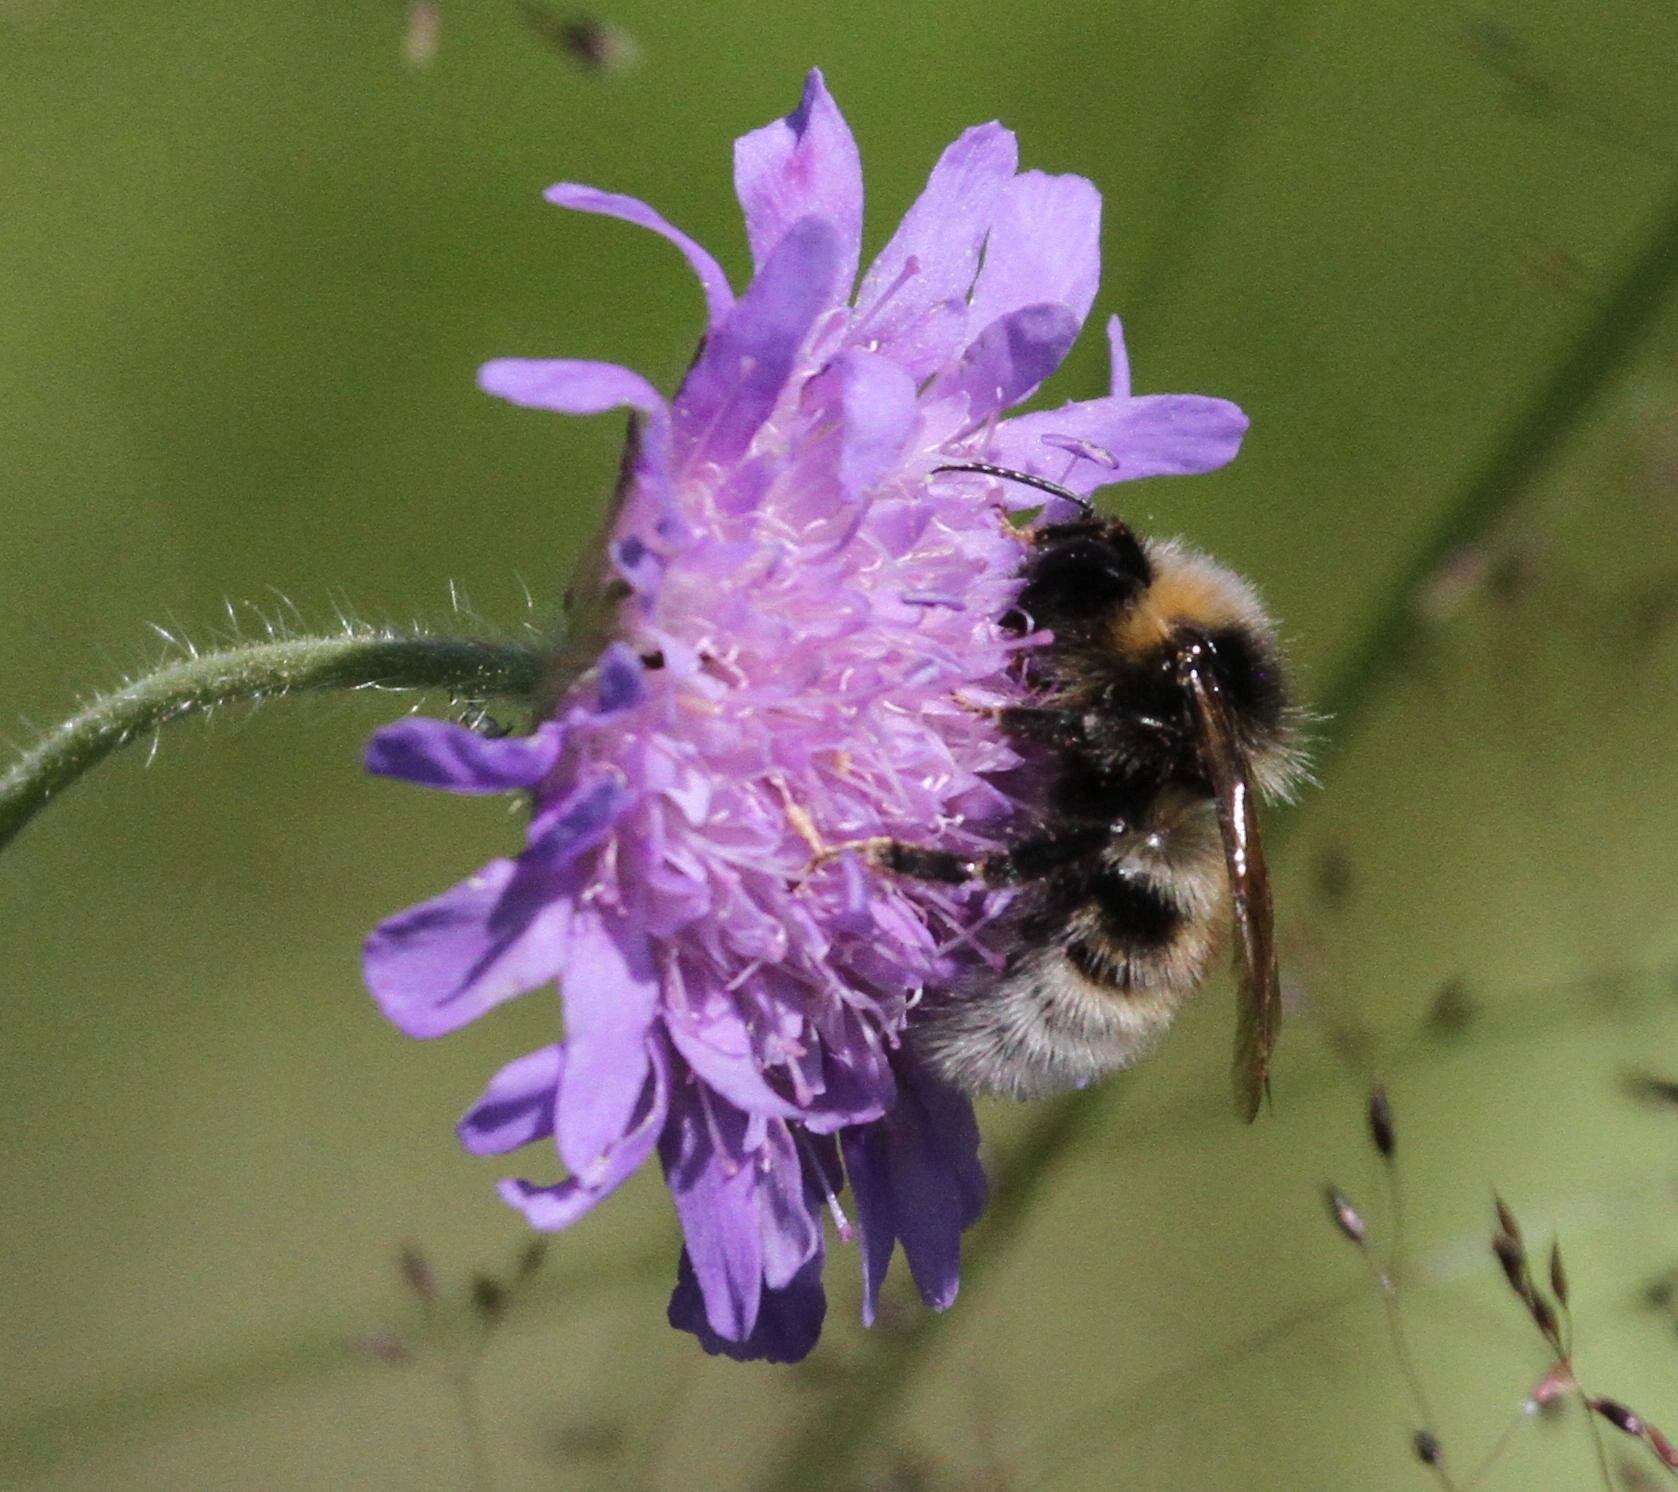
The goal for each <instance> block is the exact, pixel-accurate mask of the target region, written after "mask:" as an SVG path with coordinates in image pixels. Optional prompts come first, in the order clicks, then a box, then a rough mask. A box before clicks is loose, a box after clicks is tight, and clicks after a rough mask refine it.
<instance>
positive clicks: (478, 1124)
mask: <svg viewBox="0 0 1678 1492" xmlns="http://www.w3.org/2000/svg"><path fill="white" fill-rule="evenodd" d="M564 1065H565V1059H564V1057H563V1055H562V1054H561V1052H560V1049H559V1047H558V1046H557V1045H554V1046H545V1047H541V1048H539V1049H538V1050H536V1051H534V1052H526V1053H525V1055H524V1056H522V1057H517V1058H515V1059H514V1060H513V1061H511V1062H509V1063H508V1064H507V1065H506V1066H505V1067H503V1068H502V1069H501V1071H500V1072H498V1073H496V1075H495V1076H494V1077H492V1078H491V1079H490V1080H489V1085H488V1087H486V1088H485V1089H484V1092H483V1097H482V1098H480V1099H479V1100H478V1101H477V1102H476V1103H475V1104H473V1105H472V1107H471V1108H470V1109H468V1110H467V1111H466V1114H465V1117H463V1118H462V1119H461V1121H460V1124H459V1126H458V1129H457V1133H458V1134H459V1136H460V1143H461V1145H462V1146H463V1147H464V1148H465V1149H466V1150H468V1151H469V1152H470V1153H471V1154H473V1155H504V1154H506V1152H507V1151H509V1150H517V1149H518V1148H519V1146H521V1145H528V1144H530V1143H531V1142H532V1141H533V1140H540V1139H545V1138H546V1137H547V1136H548V1135H551V1134H552V1133H553V1127H554V1095H555V1094H556V1093H557V1092H558V1091H559V1081H560V1074H561V1073H562V1071H563V1070H564Z"/></svg>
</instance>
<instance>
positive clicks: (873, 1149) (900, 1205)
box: [839, 1059, 985, 1325]
mask: <svg viewBox="0 0 1678 1492" xmlns="http://www.w3.org/2000/svg"><path fill="white" fill-rule="evenodd" d="M839 1141H840V1145H841V1146H842V1147H843V1150H844V1155H845V1170H846V1172H847V1174H848V1175H849V1177H850V1182H851V1191H852V1193H853V1194H854V1196H855V1198H856V1210H857V1227H858V1230H859V1231H860V1232H861V1235H862V1268H863V1276H862V1277H863V1301H862V1319H863V1322H864V1324H866V1325H872V1324H873V1321H874V1312H875V1309H876V1306H877V1303H878V1299H879V1292H880V1285H881V1283H882V1282H883V1281H884V1279H885V1276H886V1268H887V1266H888V1265H889V1264H890V1262H891V1250H892V1243H893V1240H894V1239H901V1240H902V1243H903V1253H904V1257H905V1258H906V1259H907V1260H908V1261H909V1273H910V1274H911V1275H912V1276H913V1277H914V1281H915V1284H916V1286H917V1287H918V1288H919V1290H920V1292H921V1299H922V1300H924V1301H925V1302H926V1303H927V1304H928V1305H929V1306H931V1307H932V1308H933V1309H934V1310H939V1311H941V1310H944V1309H945V1308H946V1307H947V1306H949V1305H950V1304H951V1303H952V1302H953V1301H954V1300H955V1298H956V1290H957V1288H958V1286H959V1284H960V1269H961V1235H962V1232H963V1230H964V1229H966V1228H968V1227H970V1226H971V1225H972V1224H973V1223H974V1222H975V1221H976V1220H977V1218H978V1216H979V1213H980V1210H981V1209H982V1208H983V1207H984V1204H985V1173H984V1171H983V1169H982V1168H981V1167H980V1165H979V1126H978V1123H977V1121H976V1120H975V1119H974V1117H973V1106H972V1104H971V1103H969V1102H968V1100H967V1097H966V1095H964V1094H962V1093H961V1092H959V1091H958V1090H956V1089H955V1088H952V1087H950V1086H949V1085H948V1084H946V1083H943V1082H941V1081H939V1080H938V1079H936V1078H934V1077H933V1076H932V1075H931V1074H930V1073H928V1072H926V1071H925V1070H924V1069H923V1068H921V1067H920V1065H919V1064H918V1063H915V1062H914V1061H912V1060H910V1059H905V1060H903V1061H902V1062H901V1063H900V1064H899V1068H898V1097H897V1102H896V1103H895V1104H894V1105H893V1106H892V1108H891V1110H890V1112H889V1113H887V1114H886V1116H885V1117H884V1118H883V1119H880V1120H879V1121H877V1122H876V1123H874V1124H869V1125H863V1126H860V1127H858V1128H854V1129H847V1130H845V1131H843V1132H842V1133H841V1134H840V1136H839Z"/></svg>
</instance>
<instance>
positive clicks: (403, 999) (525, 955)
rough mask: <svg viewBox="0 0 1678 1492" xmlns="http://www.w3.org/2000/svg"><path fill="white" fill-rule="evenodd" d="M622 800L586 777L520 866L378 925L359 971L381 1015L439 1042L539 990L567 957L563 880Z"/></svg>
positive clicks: (491, 871) (543, 826) (493, 866)
mask: <svg viewBox="0 0 1678 1492" xmlns="http://www.w3.org/2000/svg"><path fill="white" fill-rule="evenodd" d="M626 801H627V795H626V794H625V792H624V790H623V788H622V787H621V786H620V785H619V784H618V783H617V782H616V781H615V780H613V779H611V778H606V779H599V778H595V779H587V780H585V781H583V782H582V783H580V784H579V785H578V786H577V787H576V788H575V789H574V790H573V791H572V792H571V793H570V794H569V795H568V796H567V797H565V798H564V799H562V800H561V801H560V802H559V804H558V805H556V806H555V807H554V808H553V809H551V810H550V811H548V812H547V813H546V814H544V815H543V816H542V818H540V819H539V820H538V821H537V822H536V823H535V824H534V825H533V826H532V830H531V840H530V843H529V844H528V845H527V846H526V848H525V852H524V853H523V854H522V855H520V856H519V858H518V859H517V860H492V861H491V862H490V863H489V864H488V865H486V866H485V867H484V868H483V869H482V870H480V871H479V872H478V873H477V874H476V875H475V876H472V877H471V878H470V879H468V880H465V881H462V882H461V883H460V884H459V885H458V886H456V887H454V888H453V889H452V890H449V891H445V892H444V893H443V894H442V895H441V896H438V897H433V898H432V899H431V900H430V901H425V902H421V903H420V904H419V905H418V906H415V907H409V908H408V910H407V911H405V912H399V913H397V915H396V916H394V917H392V918H390V919H389V920H388V921H386V922H384V923H381V924H380V925H379V926H378V927H377V928H375V929H374V930H373V934H372V936H371V937H369V938H368V939H367V944H366V949H365V953H364V973H365V977H366V980H367V985H368V988H369V989H371V990H372V991H373V996H374V998H375V999H376V1000H377V1001H378V1002H379V1008H380V1009H381V1010H383V1011H384V1013H385V1016H386V1018H387V1019H388V1020H390V1021H391V1022H392V1024H394V1025H395V1026H396V1027H397V1029H398V1030H400V1031H403V1032H404V1033H406V1034H407V1035H409V1036H442V1035H445V1034H446V1033H448V1032H450V1031H457V1030H459V1029H460V1028H461V1027H462V1026H464V1025H467V1024H469V1023H470V1022H472V1021H475V1020H476V1019H477V1018H478V1017H479V1016H480V1015H482V1014H483V1013H484V1012H485V1011H486V1010H491V1009H493V1008H494V1007H495V1006H497V1005H500V1004H501V1003H503V1002H504V1001H506V1000H510V999H512V998H513V997H514V996H515V995H522V994H523V993H524V992H525V991H526V990H530V989H535V988H536V986H537V985H539V984H545V983H546V982H547V981H548V980H550V979H552V978H553V977H554V976H555V975H556V974H558V973H559V971H560V968H561V966H562V965H563V963H564V961H565V958H566V946H567V939H568V936H569V932H570V922H571V901H570V895H569V893H570V891H571V890H572V889H573V888H570V887H568V886H567V885H566V879H567V877H568V876H569V875H570V874H572V872H571V870H570V867H571V865H572V862H574V861H575V860H576V859H577V857H578V856H580V855H582V854H584V853H586V852H587V851H588V850H590V849H592V848H593V847H594V846H595V845H597V844H598V843H599V842H600V840H601V839H602V838H603V837H604V836H605V834H606V833H607V831H608V830H609V829H610V827H611V825H612V823H613V821H614V820H615V818H616V816H617V814H618V813H619V811H620V810H621V809H622V807H623V805H624V803H625V802H626Z"/></svg>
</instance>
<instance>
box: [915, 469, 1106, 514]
mask: <svg viewBox="0 0 1678 1492" xmlns="http://www.w3.org/2000/svg"><path fill="white" fill-rule="evenodd" d="M932 470H933V473H934V474H936V473H938V472H941V471H974V472H978V474H979V475H980V476H982V477H1001V478H1002V480H1003V481H1005V482H1018V483H1020V484H1021V485H1022V486H1025V487H1035V488H1036V489H1037V490H1038V491H1039V492H1047V493H1048V494H1049V495H1050V496H1051V497H1058V498H1060V499H1061V501H1063V502H1069V503H1071V504H1072V505H1073V506H1074V507H1076V508H1081V509H1083V511H1084V512H1086V513H1093V512H1094V511H1095V505H1094V504H1093V503H1092V502H1091V501H1090V500H1089V499H1088V498H1087V497H1080V496H1079V495H1078V494H1077V493H1076V492H1072V491H1069V490H1068V489H1067V488H1065V487H1062V486H1061V485H1060V483H1059V482H1051V481H1050V480H1049V479H1048V478H1047V477H1039V476H1033V475H1032V473H1030V472H1029V471H1015V470H1013V469H1012V468H1011V467H1007V466H992V465H991V464H990V463H989V462H988V461H958V462H955V463H954V464H952V465H950V466H935V467H933V468H932Z"/></svg>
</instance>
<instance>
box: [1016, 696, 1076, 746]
mask: <svg viewBox="0 0 1678 1492" xmlns="http://www.w3.org/2000/svg"><path fill="white" fill-rule="evenodd" d="M996 723H997V724H998V725H1000V726H1001V727H1002V729H1003V730H1004V731H1005V732H1007V734H1009V735H1010V736H1013V737H1014V738H1015V739H1016V740H1020V741H1032V742H1035V743H1036V744H1038V745H1040V746H1057V747H1061V748H1066V747H1072V746H1082V745H1084V744H1085V740H1086V735H1085V730H1084V717H1083V716H1082V715H1081V714H1079V713H1077V712H1076V711H1073V710H1054V709H1048V708H1045V707H1044V706H1042V705H1008V706H1007V707H1005V708H1004V709H1000V710H998V711H997V712H996Z"/></svg>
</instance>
